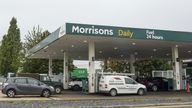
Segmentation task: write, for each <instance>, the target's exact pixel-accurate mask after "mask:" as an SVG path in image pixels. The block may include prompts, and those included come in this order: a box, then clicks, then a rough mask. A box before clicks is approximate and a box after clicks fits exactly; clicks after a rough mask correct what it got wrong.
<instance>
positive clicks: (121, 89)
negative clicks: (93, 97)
mask: <svg viewBox="0 0 192 108" xmlns="http://www.w3.org/2000/svg"><path fill="white" fill-rule="evenodd" d="M99 92H101V93H107V94H110V95H111V96H116V95H117V94H139V95H144V94H145V93H146V92H147V89H146V86H145V85H143V84H140V83H138V82H136V81H135V80H133V79H132V78H130V77H128V76H121V75H103V76H101V77H100V81H99Z"/></svg>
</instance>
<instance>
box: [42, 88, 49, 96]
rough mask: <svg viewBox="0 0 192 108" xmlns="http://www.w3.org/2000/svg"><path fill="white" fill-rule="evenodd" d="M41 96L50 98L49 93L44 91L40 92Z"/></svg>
mask: <svg viewBox="0 0 192 108" xmlns="http://www.w3.org/2000/svg"><path fill="white" fill-rule="evenodd" d="M42 96H43V97H46V98H48V97H50V96H51V92H50V91H49V90H47V89H45V90H43V92H42Z"/></svg>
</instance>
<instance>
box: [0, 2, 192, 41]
mask: <svg viewBox="0 0 192 108" xmlns="http://www.w3.org/2000/svg"><path fill="white" fill-rule="evenodd" d="M13 16H14V17H16V18H17V21H18V26H19V28H20V30H21V38H22V40H23V37H24V35H25V34H27V32H28V31H29V30H31V29H32V27H33V26H36V25H40V27H42V28H43V29H44V30H45V29H47V30H49V31H50V32H53V31H54V30H56V29H57V28H58V27H59V26H61V25H63V24H64V23H65V22H74V23H85V24H98V25H113V26H124V27H136V28H152V29H165V30H178V31H189V32H192V0H0V40H1V39H2V36H3V35H4V34H5V33H7V30H8V27H9V22H10V20H11V18H12V17H13Z"/></svg>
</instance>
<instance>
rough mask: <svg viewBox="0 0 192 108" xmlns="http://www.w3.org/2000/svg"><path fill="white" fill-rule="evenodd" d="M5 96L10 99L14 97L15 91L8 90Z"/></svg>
mask: <svg viewBox="0 0 192 108" xmlns="http://www.w3.org/2000/svg"><path fill="white" fill-rule="evenodd" d="M7 96H8V97H10V98H13V97H15V90H13V89H9V90H8V91H7Z"/></svg>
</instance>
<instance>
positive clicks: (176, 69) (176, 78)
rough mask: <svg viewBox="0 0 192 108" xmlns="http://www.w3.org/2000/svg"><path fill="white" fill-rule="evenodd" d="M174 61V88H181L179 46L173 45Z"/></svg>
mask: <svg viewBox="0 0 192 108" xmlns="http://www.w3.org/2000/svg"><path fill="white" fill-rule="evenodd" d="M172 61H173V64H172V65H173V79H174V90H180V77H181V76H180V71H179V70H180V69H179V68H180V67H179V54H178V46H177V45H176V46H173V47H172Z"/></svg>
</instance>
